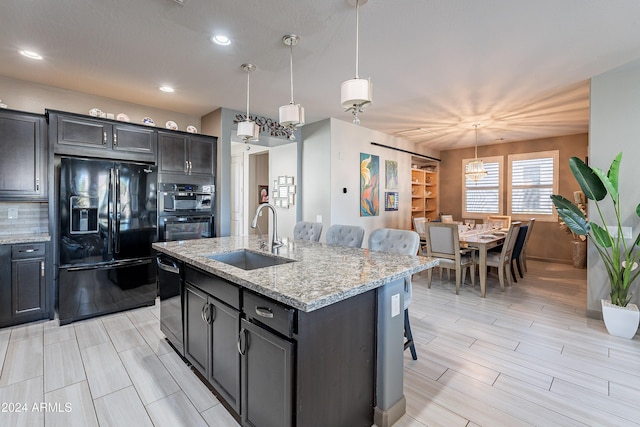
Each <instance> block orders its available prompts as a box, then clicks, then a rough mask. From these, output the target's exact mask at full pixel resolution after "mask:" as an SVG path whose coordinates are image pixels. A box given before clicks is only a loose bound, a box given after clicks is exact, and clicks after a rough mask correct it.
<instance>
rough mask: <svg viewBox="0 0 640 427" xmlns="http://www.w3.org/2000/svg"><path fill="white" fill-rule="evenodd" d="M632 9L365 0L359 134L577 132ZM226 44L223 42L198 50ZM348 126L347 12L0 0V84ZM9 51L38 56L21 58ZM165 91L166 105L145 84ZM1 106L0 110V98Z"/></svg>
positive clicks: (622, 42) (623, 58)
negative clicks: (343, 92) (365, 85)
mask: <svg viewBox="0 0 640 427" xmlns="http://www.w3.org/2000/svg"><path fill="white" fill-rule="evenodd" d="M639 21H640V2H639V1H637V0H536V1H521V0H370V1H369V2H368V3H366V4H365V5H363V6H361V7H360V76H361V77H369V76H370V77H371V79H372V81H373V87H374V92H373V104H372V105H371V106H369V107H368V108H367V109H366V111H365V113H364V114H363V115H362V117H361V120H362V126H365V127H368V128H371V129H376V130H379V131H382V132H384V133H387V134H391V135H397V136H404V137H406V138H408V139H409V140H410V141H412V142H414V143H415V144H416V148H417V149H420V148H427V147H428V148H433V149H436V150H445V149H450V148H459V147H465V146H470V145H473V142H474V136H473V135H474V134H473V127H472V124H473V123H476V122H478V123H480V128H479V135H480V136H479V143H480V144H492V143H495V142H496V140H497V139H499V138H502V140H503V141H504V142H509V141H517V140H526V139H533V138H541V137H547V136H559V135H568V134H576V133H583V132H587V131H588V119H589V84H588V79H589V78H590V77H592V76H594V75H597V74H600V73H602V72H605V71H608V70H610V69H612V68H615V67H617V66H619V65H622V64H624V63H626V62H629V61H632V60H635V59H637V58H639V57H640V22H639ZM214 32H224V33H226V34H227V35H228V36H229V37H230V38H231V39H232V45H231V46H228V47H222V46H217V45H213V44H212V43H210V42H209V35H210V34H212V33H214ZM289 33H295V34H297V35H299V36H300V37H301V40H300V43H299V44H298V45H297V46H296V47H295V48H294V51H293V53H294V78H295V88H294V90H295V101H296V102H298V103H301V104H302V105H303V106H304V107H305V110H306V115H307V123H311V122H314V121H318V120H321V119H324V118H327V117H336V118H339V119H342V120H346V121H350V120H351V115H350V114H349V113H344V112H343V111H342V109H341V107H340V83H341V82H342V81H344V80H347V79H350V78H353V77H354V76H355V8H354V7H352V6H350V5H349V4H348V3H347V0H271V1H268V0H242V1H240V0H185V2H184V6H180V5H178V4H177V3H176V2H174V1H173V0H56V1H52V0H2V6H1V13H0V75H4V76H7V77H12V78H17V79H21V80H27V81H33V82H38V83H42V84H46V85H51V86H57V87H61V88H66V89H70V90H75V91H80V92H86V93H90V94H95V95H100V96H106V97H110V98H114V99H119V100H123V101H127V102H133V103H138V104H142V105H149V106H153V107H157V108H162V109H166V110H171V111H177V112H183V113H186V114H193V115H198V116H201V115H204V114H206V113H208V112H210V111H213V110H215V109H216V108H218V107H227V108H231V109H235V110H241V111H242V110H244V109H245V106H246V104H245V103H246V73H245V72H243V71H242V70H241V69H240V65H241V64H242V63H245V62H251V63H254V64H256V65H257V70H256V71H255V72H253V73H252V74H251V113H254V114H258V115H263V116H267V117H272V118H276V119H277V115H278V107H279V106H280V105H283V104H287V103H288V102H289V98H290V93H289V49H288V47H286V46H285V45H284V44H283V43H282V41H281V39H282V36H283V35H285V34H289ZM20 49H28V50H36V51H38V52H40V53H41V54H42V55H43V56H44V59H43V60H42V61H33V60H28V59H26V58H24V57H22V56H20V55H18V54H17V51H18V50H20ZM161 85H171V86H173V87H175V89H176V92H175V93H173V94H166V93H163V92H160V91H159V90H158V86H161ZM1 95H2V94H0V98H1Z"/></svg>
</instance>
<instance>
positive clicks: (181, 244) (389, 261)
mask: <svg viewBox="0 0 640 427" xmlns="http://www.w3.org/2000/svg"><path fill="white" fill-rule="evenodd" d="M153 248H154V249H156V250H158V251H160V252H163V253H166V254H167V255H170V256H173V257H175V258H177V259H179V260H182V261H184V262H186V263H187V264H190V265H192V266H194V267H197V268H199V269H201V270H204V271H207V272H209V273H212V274H215V275H217V276H219V277H222V278H224V279H227V280H229V281H231V282H233V283H236V284H238V285H240V286H241V287H244V288H247V289H251V290H253V291H255V292H257V293H259V294H262V295H265V296H267V297H269V298H272V299H274V300H276V301H280V302H282V303H284V304H286V305H288V306H291V307H294V308H297V309H299V310H302V311H306V312H309V311H313V310H317V309H319V308H322V307H325V306H327V305H331V304H333V303H336V302H339V301H342V300H344V299H347V298H349V297H352V296H355V295H358V294H361V293H364V292H366V291H368V290H371V289H375V288H378V287H380V286H382V285H384V284H386V283H389V282H391V281H394V280H396V279H399V278H402V277H404V276H407V275H409V274H414V273H418V272H420V271H423V270H426V269H428V268H432V267H435V266H436V265H437V264H438V261H437V260H436V259H433V258H426V257H418V256H408V255H394V254H389V253H384V252H375V251H369V250H368V249H354V248H346V247H340V246H330V245H326V244H324V243H313V242H307V241H300V240H297V241H290V242H288V243H287V244H286V245H284V246H283V247H281V248H278V253H277V256H280V257H285V258H290V259H293V260H295V261H296V262H290V263H287V264H281V265H277V266H273V267H265V268H261V269H256V270H250V271H246V270H243V269H240V268H236V267H233V266H231V265H228V264H225V263H222V262H218V261H214V260H212V259H209V258H207V255H213V254H221V253H225V252H232V251H236V250H240V249H248V250H251V251H254V252H261V253H263V254H265V255H272V254H271V253H270V252H269V250H260V249H259V241H258V236H234V237H219V238H211V239H198V240H186V241H175V242H163V243H154V244H153Z"/></svg>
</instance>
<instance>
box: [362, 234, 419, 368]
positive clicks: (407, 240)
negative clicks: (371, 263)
mask: <svg viewBox="0 0 640 427" xmlns="http://www.w3.org/2000/svg"><path fill="white" fill-rule="evenodd" d="M419 248H420V236H418V233H416V232H415V231H411V230H396V229H393V228H378V229H376V230H373V231H372V232H371V234H370V235H369V250H371V251H380V252H390V253H394V254H398V255H416V254H417V253H418V249H419ZM412 294H413V289H412V286H411V276H406V277H405V278H404V335H405V337H406V341H405V343H404V349H405V350H406V349H407V348H409V349H410V350H411V357H412V358H413V360H418V355H417V353H416V346H415V344H414V342H413V334H412V333H411V324H410V323H409V305H410V304H411V297H412Z"/></svg>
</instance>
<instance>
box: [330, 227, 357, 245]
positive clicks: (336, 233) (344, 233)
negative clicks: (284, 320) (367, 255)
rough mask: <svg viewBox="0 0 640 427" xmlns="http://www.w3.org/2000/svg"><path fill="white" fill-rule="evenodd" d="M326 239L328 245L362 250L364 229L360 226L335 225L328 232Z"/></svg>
mask: <svg viewBox="0 0 640 427" xmlns="http://www.w3.org/2000/svg"><path fill="white" fill-rule="evenodd" d="M325 239H326V240H327V244H328V245H334V246H349V247H352V248H360V247H362V240H363V239H364V228H362V227H360V226H358V225H340V224H333V225H331V226H330V227H329V229H328V230H327V235H326V236H325Z"/></svg>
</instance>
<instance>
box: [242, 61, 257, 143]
mask: <svg viewBox="0 0 640 427" xmlns="http://www.w3.org/2000/svg"><path fill="white" fill-rule="evenodd" d="M240 68H242V69H243V70H244V71H246V72H247V116H246V118H245V119H244V120H243V121H241V122H239V123H238V137H239V138H242V140H243V141H244V142H245V144H246V143H249V142H254V141H257V140H258V133H259V132H260V129H259V128H258V125H257V124H256V122H254V121H253V120H251V116H250V115H249V82H250V80H249V75H250V74H251V72H252V71H253V70H255V69H256V66H255V65H253V64H242V65H241V66H240Z"/></svg>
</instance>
